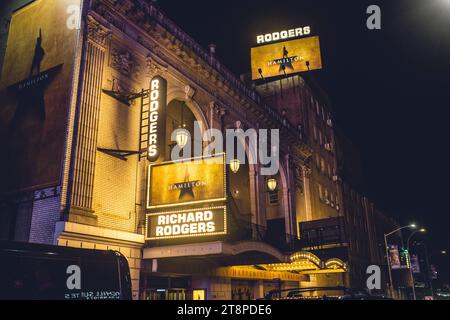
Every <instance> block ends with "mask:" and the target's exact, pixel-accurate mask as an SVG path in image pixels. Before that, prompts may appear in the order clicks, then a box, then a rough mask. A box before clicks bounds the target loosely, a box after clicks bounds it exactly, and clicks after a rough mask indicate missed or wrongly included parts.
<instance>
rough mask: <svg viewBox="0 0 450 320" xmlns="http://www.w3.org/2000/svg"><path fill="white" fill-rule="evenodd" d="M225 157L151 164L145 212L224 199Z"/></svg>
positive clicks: (217, 156) (221, 155) (218, 156)
mask: <svg viewBox="0 0 450 320" xmlns="http://www.w3.org/2000/svg"><path fill="white" fill-rule="evenodd" d="M225 175H226V167H225V154H220V155H216V156H215V157H205V158H194V159H190V160H189V161H187V162H186V161H169V162H164V163H158V164H152V165H150V166H149V169H148V186H147V209H160V208H168V207H180V206H184V205H191V204H200V203H212V202H223V201H225V200H226V184H225V181H226V179H225Z"/></svg>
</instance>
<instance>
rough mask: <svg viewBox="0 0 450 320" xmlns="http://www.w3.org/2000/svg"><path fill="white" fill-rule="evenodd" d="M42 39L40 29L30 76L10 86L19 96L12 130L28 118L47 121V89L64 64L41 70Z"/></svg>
mask: <svg viewBox="0 0 450 320" xmlns="http://www.w3.org/2000/svg"><path fill="white" fill-rule="evenodd" d="M42 40H43V38H42V30H41V29H40V30H39V35H38V37H37V39H36V46H35V49H34V56H33V60H32V62H31V67H30V73H29V77H28V78H27V79H25V80H22V81H20V82H18V83H16V84H13V85H12V86H10V87H9V88H8V89H9V90H10V91H11V92H12V93H13V94H15V95H16V97H17V107H16V111H15V113H14V117H13V120H12V122H11V127H10V129H11V130H15V129H18V128H19V127H20V126H22V125H23V123H24V122H26V119H27V122H28V121H32V122H34V121H36V120H38V122H40V123H41V124H42V123H44V121H45V117H46V111H45V109H46V108H45V99H44V96H45V89H46V88H47V85H48V83H49V82H50V80H51V78H52V77H53V76H54V75H55V74H56V73H57V72H58V71H59V70H60V68H61V66H62V65H59V66H56V67H53V68H51V69H49V70H46V71H44V72H41V64H42V61H43V60H44V56H45V50H44V48H43V47H42Z"/></svg>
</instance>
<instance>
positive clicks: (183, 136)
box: [176, 129, 190, 148]
mask: <svg viewBox="0 0 450 320" xmlns="http://www.w3.org/2000/svg"><path fill="white" fill-rule="evenodd" d="M189 136H190V134H189V131H187V130H186V129H178V130H177V133H176V141H177V144H178V145H179V146H180V147H181V148H184V147H185V146H186V144H187V142H188V139H189Z"/></svg>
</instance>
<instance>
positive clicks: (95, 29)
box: [87, 16, 112, 49]
mask: <svg viewBox="0 0 450 320" xmlns="http://www.w3.org/2000/svg"><path fill="white" fill-rule="evenodd" d="M111 34H112V32H111V30H110V29H109V28H108V27H106V26H104V25H103V24H101V23H99V22H98V21H97V20H96V19H94V18H93V17H92V16H89V17H88V22H87V37H88V40H90V41H92V42H94V43H95V44H97V45H99V46H100V47H102V48H103V49H105V47H106V43H107V41H108V38H109V37H110V36H111Z"/></svg>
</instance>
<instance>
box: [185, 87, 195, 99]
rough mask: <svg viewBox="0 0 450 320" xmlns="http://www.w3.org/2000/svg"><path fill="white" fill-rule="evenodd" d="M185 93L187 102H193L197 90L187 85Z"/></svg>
mask: <svg viewBox="0 0 450 320" xmlns="http://www.w3.org/2000/svg"><path fill="white" fill-rule="evenodd" d="M184 92H185V93H186V100H191V99H192V98H193V97H194V96H195V94H196V92H197V90H195V89H194V88H192V87H191V86H190V85H187V86H185V87H184Z"/></svg>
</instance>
